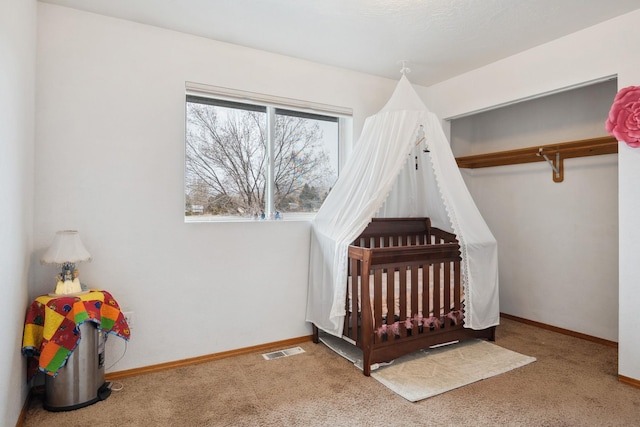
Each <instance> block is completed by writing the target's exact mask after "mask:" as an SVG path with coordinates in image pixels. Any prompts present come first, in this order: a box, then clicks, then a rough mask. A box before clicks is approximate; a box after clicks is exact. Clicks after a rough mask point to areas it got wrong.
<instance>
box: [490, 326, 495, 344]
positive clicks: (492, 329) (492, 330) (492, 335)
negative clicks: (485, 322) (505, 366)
mask: <svg viewBox="0 0 640 427" xmlns="http://www.w3.org/2000/svg"><path fill="white" fill-rule="evenodd" d="M495 340H496V327H495V326H492V327H491V335H490V336H489V341H495Z"/></svg>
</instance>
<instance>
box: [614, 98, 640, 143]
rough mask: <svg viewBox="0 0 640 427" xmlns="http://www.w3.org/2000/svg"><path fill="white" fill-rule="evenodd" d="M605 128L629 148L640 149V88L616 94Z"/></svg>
mask: <svg viewBox="0 0 640 427" xmlns="http://www.w3.org/2000/svg"><path fill="white" fill-rule="evenodd" d="M605 128H606V129H607V132H609V133H610V134H611V135H612V136H614V137H615V138H616V139H617V140H618V141H624V142H625V143H626V144H627V145H628V146H629V147H633V148H638V147H640V86H629V87H625V88H623V89H620V91H619V92H618V93H617V94H616V97H615V99H614V100H613V105H611V110H610V111H609V118H608V119H607V121H606V123H605Z"/></svg>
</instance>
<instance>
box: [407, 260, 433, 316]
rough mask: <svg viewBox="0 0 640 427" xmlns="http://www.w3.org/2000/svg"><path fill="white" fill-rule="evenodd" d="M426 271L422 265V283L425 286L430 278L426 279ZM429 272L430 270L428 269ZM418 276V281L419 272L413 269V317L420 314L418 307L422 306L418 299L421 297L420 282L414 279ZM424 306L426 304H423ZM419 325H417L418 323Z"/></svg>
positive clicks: (417, 278)
mask: <svg viewBox="0 0 640 427" xmlns="http://www.w3.org/2000/svg"><path fill="white" fill-rule="evenodd" d="M424 272H425V266H422V284H423V286H424V284H425V283H429V281H428V280H429V279H428V277H429V276H427V280H426V281H425V279H424ZM427 272H428V271H427ZM414 276H415V277H416V281H418V280H419V277H418V274H417V273H416V274H414V272H413V270H411V313H410V314H411V317H415V316H416V315H417V314H418V307H419V306H420V303H419V301H418V299H419V291H420V290H419V289H418V283H416V282H414V281H413V277H414ZM423 307H424V305H423ZM416 326H417V325H416Z"/></svg>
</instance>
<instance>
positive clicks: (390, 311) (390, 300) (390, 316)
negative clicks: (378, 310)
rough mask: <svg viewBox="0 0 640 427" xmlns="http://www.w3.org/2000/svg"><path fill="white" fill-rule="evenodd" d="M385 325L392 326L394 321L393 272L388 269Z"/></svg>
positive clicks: (388, 334)
mask: <svg viewBox="0 0 640 427" xmlns="http://www.w3.org/2000/svg"><path fill="white" fill-rule="evenodd" d="M386 282H387V283H385V286H386V287H387V325H392V324H393V323H394V322H395V321H396V319H395V317H396V314H395V289H394V288H395V270H394V269H393V268H390V269H388V270H387V280H386ZM387 337H389V338H391V337H393V333H391V332H389V333H387Z"/></svg>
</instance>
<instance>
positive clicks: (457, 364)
mask: <svg viewBox="0 0 640 427" xmlns="http://www.w3.org/2000/svg"><path fill="white" fill-rule="evenodd" d="M321 340H322V342H323V343H324V344H326V345H327V346H328V347H329V348H331V349H332V350H333V351H335V352H336V353H338V354H339V355H341V356H342V357H344V358H346V359H347V360H350V361H351V362H353V363H354V364H355V365H356V366H357V367H358V368H360V369H362V352H361V351H360V349H359V348H357V347H356V346H354V345H351V344H349V343H347V342H346V341H344V340H342V339H340V338H337V337H334V336H331V335H325V334H323V335H322V336H321ZM535 360H536V359H535V357H529V356H525V355H522V354H520V353H516V352H515V351H511V350H507V349H505V348H502V347H500V346H498V345H495V344H491V343H489V342H487V341H484V340H469V341H464V342H460V343H456V344H451V345H448V346H444V347H439V348H434V349H425V350H422V351H418V352H415V353H411V354H409V355H407V356H403V357H401V358H398V359H396V360H394V361H393V362H392V363H390V364H387V365H382V366H380V365H374V366H373V369H374V370H373V371H372V373H371V376H372V377H373V378H375V379H376V380H378V381H380V382H381V383H382V384H384V385H385V386H386V387H388V388H389V389H390V390H392V391H394V392H395V393H397V394H399V395H400V396H402V397H404V398H405V399H407V400H408V401H410V402H417V401H419V400H422V399H426V398H428V397H432V396H435V395H438V394H441V393H444V392H447V391H450V390H454V389H456V388H459V387H463V386H465V385H468V384H472V383H474V382H476V381H480V380H483V379H486V378H490V377H493V376H496V375H499V374H503V373H505V372H508V371H511V370H513V369H516V368H519V367H521V366H524V365H527V364H529V363H531V362H534V361H535Z"/></svg>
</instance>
